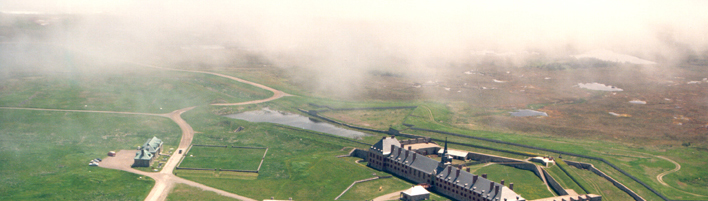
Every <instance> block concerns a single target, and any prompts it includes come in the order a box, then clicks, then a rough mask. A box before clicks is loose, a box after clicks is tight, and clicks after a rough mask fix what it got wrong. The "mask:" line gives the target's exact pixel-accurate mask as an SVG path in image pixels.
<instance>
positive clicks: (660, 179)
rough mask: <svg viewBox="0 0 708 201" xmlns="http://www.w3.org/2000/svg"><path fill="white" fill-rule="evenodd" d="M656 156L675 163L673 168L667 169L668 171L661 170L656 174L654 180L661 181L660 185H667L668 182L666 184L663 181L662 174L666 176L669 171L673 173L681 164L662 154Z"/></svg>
mask: <svg viewBox="0 0 708 201" xmlns="http://www.w3.org/2000/svg"><path fill="white" fill-rule="evenodd" d="M656 157H658V158H662V159H664V160H667V161H669V162H671V163H673V164H674V165H676V168H674V169H673V170H669V171H666V172H662V173H661V174H659V175H656V180H659V183H661V185H664V186H669V184H667V183H666V182H664V176H666V175H667V174H670V173H674V172H677V171H679V170H680V169H681V164H679V163H677V162H676V161H674V160H671V159H669V158H666V157H663V156H656Z"/></svg>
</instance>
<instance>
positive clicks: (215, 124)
mask: <svg viewBox="0 0 708 201" xmlns="http://www.w3.org/2000/svg"><path fill="white" fill-rule="evenodd" d="M212 108H213V107H200V108H196V109H195V110H193V111H190V112H189V113H186V114H184V118H185V120H186V121H187V122H190V124H191V125H192V127H193V128H194V129H195V130H196V131H199V132H200V133H199V134H197V135H196V136H195V138H194V143H195V144H216V143H219V144H223V145H229V146H258V147H269V150H268V157H267V159H266V160H265V161H264V163H263V166H262V168H261V171H260V172H259V174H258V177H257V179H255V180H246V179H243V180H242V179H224V178H220V177H208V176H190V175H182V174H181V173H178V175H179V176H181V177H184V178H187V179H190V180H194V181H197V182H200V183H204V184H206V185H209V186H218V187H220V188H221V189H223V190H226V191H230V192H233V193H236V194H239V195H243V196H246V197H251V198H254V199H265V198H270V197H271V196H274V197H276V198H280V199H283V198H285V199H287V198H288V197H292V198H293V199H295V200H329V199H334V197H336V196H337V195H339V193H341V192H342V191H343V190H344V189H346V187H347V186H349V185H350V184H351V183H352V182H354V181H356V180H360V179H365V178H370V177H373V174H374V173H376V174H377V175H387V174H386V173H384V172H379V171H376V170H373V169H371V168H368V167H365V166H362V165H360V164H356V163H354V162H353V161H352V160H351V159H350V158H336V157H335V156H337V155H342V154H346V153H347V151H348V149H345V150H343V151H340V150H341V149H342V148H343V147H360V148H364V147H367V146H366V145H361V144H356V143H352V142H349V141H346V140H342V139H340V138H336V137H327V136H326V135H325V136H321V135H313V134H310V133H308V132H301V131H298V130H292V129H285V128H280V127H276V126H274V125H273V124H268V123H249V122H246V121H241V120H235V119H230V118H226V117H220V116H216V115H213V114H211V112H210V111H211V109H212ZM225 121H226V122H232V123H225ZM234 124H235V125H239V126H243V127H244V130H243V131H241V132H238V133H230V129H231V127H232V125H234Z"/></svg>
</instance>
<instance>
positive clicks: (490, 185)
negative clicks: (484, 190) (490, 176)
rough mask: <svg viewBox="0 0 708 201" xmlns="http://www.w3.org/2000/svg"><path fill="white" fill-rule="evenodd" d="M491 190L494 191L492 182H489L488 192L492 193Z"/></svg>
mask: <svg viewBox="0 0 708 201" xmlns="http://www.w3.org/2000/svg"><path fill="white" fill-rule="evenodd" d="M492 189H494V182H493V181H490V182H489V191H492Z"/></svg>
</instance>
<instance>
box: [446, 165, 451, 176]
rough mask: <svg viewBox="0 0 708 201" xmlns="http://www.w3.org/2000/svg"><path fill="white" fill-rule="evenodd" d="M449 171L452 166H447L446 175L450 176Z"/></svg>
mask: <svg viewBox="0 0 708 201" xmlns="http://www.w3.org/2000/svg"><path fill="white" fill-rule="evenodd" d="M450 171H452V166H447V175H448V176H450Z"/></svg>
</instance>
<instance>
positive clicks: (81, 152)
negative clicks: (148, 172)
mask: <svg viewBox="0 0 708 201" xmlns="http://www.w3.org/2000/svg"><path fill="white" fill-rule="evenodd" d="M0 112H1V113H2V115H0V136H2V140H0V160H1V162H0V200H39V199H42V200H140V199H143V198H144V197H145V196H146V195H147V193H148V192H149V191H150V188H151V186H152V185H153V184H154V181H152V179H149V178H144V179H140V178H139V176H138V175H135V174H132V173H126V172H122V171H117V170H108V169H103V168H99V167H90V166H88V163H89V161H90V160H91V159H94V158H105V157H106V153H107V152H108V151H111V150H116V151H117V150H120V149H134V148H135V147H136V146H139V145H142V143H144V142H145V140H147V139H148V138H151V137H153V136H157V137H159V138H160V139H162V140H163V141H164V143H165V144H171V145H176V144H177V143H178V141H179V134H180V133H181V131H180V130H179V128H178V127H177V125H176V124H174V123H173V122H172V121H171V120H169V119H167V118H162V117H150V116H138V115H114V114H95V113H72V112H46V111H22V110H5V109H3V110H0Z"/></svg>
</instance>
